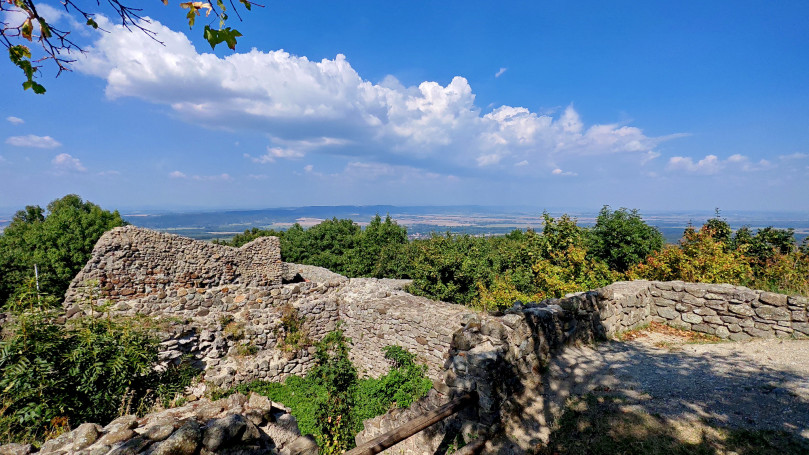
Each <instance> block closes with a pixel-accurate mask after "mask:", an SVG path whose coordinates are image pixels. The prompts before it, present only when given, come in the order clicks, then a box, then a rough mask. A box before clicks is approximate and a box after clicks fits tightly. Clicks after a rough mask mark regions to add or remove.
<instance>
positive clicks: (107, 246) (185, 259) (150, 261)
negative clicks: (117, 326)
mask: <svg viewBox="0 0 809 455" xmlns="http://www.w3.org/2000/svg"><path fill="white" fill-rule="evenodd" d="M283 273H284V263H283V262H282V261H281V247H280V243H279V240H278V238H277V237H261V238H258V239H256V240H254V241H252V242H250V243H248V244H246V245H244V246H242V247H241V248H232V247H228V246H224V245H215V244H213V243H209V242H201V241H197V240H193V239H190V238H187V237H180V236H178V235H174V234H165V233H161V232H157V231H152V230H149V229H143V228H138V227H135V226H123V227H118V228H115V229H112V230H110V231H108V232H106V233H105V234H104V235H103V236H101V238H100V239H99V240H98V242H97V243H96V245H95V247H94V248H93V253H92V257H91V258H90V260H89V261H88V262H87V264H86V265H85V266H84V268H83V269H82V270H81V271H80V272H79V274H78V275H76V277H75V278H74V279H73V281H72V282H71V283H70V287H69V288H68V290H67V293H66V295H65V303H66V304H68V305H69V304H72V303H74V302H76V301H77V299H78V298H79V297H80V294H81V288H82V286H84V284H85V283H86V282H87V281H89V280H97V281H98V282H99V285H100V288H101V290H102V292H103V294H104V297H105V298H107V299H111V300H114V301H118V300H129V299H132V298H140V297H144V296H149V295H158V296H161V298H165V296H166V295H167V293H168V292H169V291H172V290H178V289H208V288H214V287H217V286H222V285H228V284H242V285H246V286H259V287H260V286H270V285H275V284H281V277H282V275H283Z"/></svg>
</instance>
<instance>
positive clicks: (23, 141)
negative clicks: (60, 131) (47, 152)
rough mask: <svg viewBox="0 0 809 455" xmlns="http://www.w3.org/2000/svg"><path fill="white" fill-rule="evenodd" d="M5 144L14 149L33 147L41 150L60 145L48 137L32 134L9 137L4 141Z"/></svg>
mask: <svg viewBox="0 0 809 455" xmlns="http://www.w3.org/2000/svg"><path fill="white" fill-rule="evenodd" d="M6 144H8V145H13V146H15V147H35V148H41V149H52V148H56V147H59V146H60V145H62V144H61V143H60V142H59V141H57V140H56V139H54V138H52V137H50V136H36V135H34V134H28V135H25V136H11V137H9V138H8V139H6Z"/></svg>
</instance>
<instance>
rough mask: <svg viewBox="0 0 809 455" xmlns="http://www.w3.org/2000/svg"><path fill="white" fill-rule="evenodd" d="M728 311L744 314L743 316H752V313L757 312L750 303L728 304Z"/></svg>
mask: <svg viewBox="0 0 809 455" xmlns="http://www.w3.org/2000/svg"><path fill="white" fill-rule="evenodd" d="M728 311H730V312H731V313H733V314H739V315H742V316H752V315H754V314H755V313H754V312H753V309H752V308H750V305H744V304H739V305H728Z"/></svg>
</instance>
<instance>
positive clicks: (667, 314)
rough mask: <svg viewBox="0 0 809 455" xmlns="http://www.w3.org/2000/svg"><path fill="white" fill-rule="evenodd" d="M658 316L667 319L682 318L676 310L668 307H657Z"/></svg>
mask: <svg viewBox="0 0 809 455" xmlns="http://www.w3.org/2000/svg"><path fill="white" fill-rule="evenodd" d="M657 314H658V316H660V317H662V318H665V319H675V318H677V317H679V316H680V313H679V312H677V311H676V310H675V309H674V308H671V307H667V306H663V307H657Z"/></svg>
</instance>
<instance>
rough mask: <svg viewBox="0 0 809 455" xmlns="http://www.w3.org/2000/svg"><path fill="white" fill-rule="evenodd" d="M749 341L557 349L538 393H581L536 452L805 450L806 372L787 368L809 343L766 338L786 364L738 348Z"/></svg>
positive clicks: (808, 438) (808, 437)
mask: <svg viewBox="0 0 809 455" xmlns="http://www.w3.org/2000/svg"><path fill="white" fill-rule="evenodd" d="M754 343H763V342H753V343H750V344H743V343H720V344H714V345H689V344H684V345H681V346H676V347H675V349H665V348H660V347H656V346H654V345H653V344H651V343H648V342H641V341H632V342H627V343H619V342H606V343H601V344H598V345H597V346H596V348H595V349H593V348H588V347H581V348H568V349H566V350H565V351H563V352H561V353H559V354H558V355H557V356H556V357H555V358H554V360H553V362H552V364H551V365H550V368H549V372H548V374H547V375H546V381H545V384H544V385H545V387H546V390H550V391H553V392H552V393H545V394H544V396H545V397H550V396H553V395H558V396H561V397H571V398H574V397H577V396H581V398H579V399H577V400H576V399H574V400H572V403H570V406H569V407H568V409H567V410H566V411H565V413H564V415H563V417H562V418H561V419H560V420H559V421H558V425H557V427H555V430H554V431H553V432H552V433H551V435H550V443H549V445H548V446H547V447H544V448H540V449H539V450H540V453H543V454H544V453H547V454H551V453H559V454H565V453H572V454H579V453H581V454H584V453H592V454H596V453H644V454H648V453H705V454H719V453H730V452H736V453H738V454H753V453H756V454H758V453H794V454H807V453H809V377H807V375H805V374H802V373H801V372H800V370H799V369H796V368H793V367H791V366H790V365H789V363H792V364H793V365H794V364H801V363H803V364H804V365H809V358H801V356H803V357H806V353H807V352H809V350H807V349H806V344H803V345H801V344H800V343H809V341H783V342H779V341H769V342H766V343H770V344H769V345H765V347H766V349H787V350H793V351H794V352H795V353H796V356H795V357H791V356H787V357H789V358H790V361H789V362H783V361H770V360H772V359H768V358H767V355H766V353H762V352H759V353H758V356H757V357H758V358H761V359H762V360H763V361H755V360H752V359H751V357H750V356H747V355H744V350H745V349H755V344H754ZM793 343H794V344H793ZM793 348H800V349H793ZM780 357H783V355H782V356H780ZM553 405H557V406H558V403H555V404H554V403H544V408H546V409H551V407H552V406H553ZM525 419H531V417H530V416H528V415H526V416H525Z"/></svg>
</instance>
